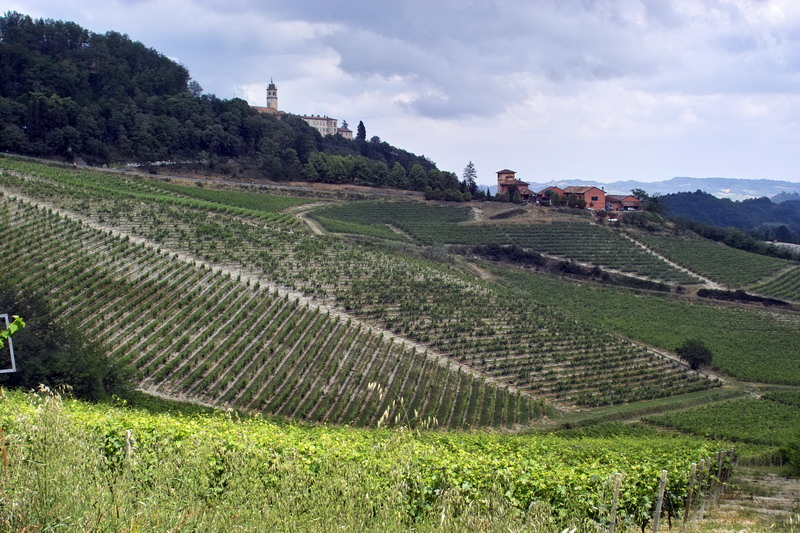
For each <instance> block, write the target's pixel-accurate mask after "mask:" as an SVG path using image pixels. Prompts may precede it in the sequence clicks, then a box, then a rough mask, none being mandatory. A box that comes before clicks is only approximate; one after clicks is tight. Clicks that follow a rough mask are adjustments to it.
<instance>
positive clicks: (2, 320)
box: [0, 313, 17, 374]
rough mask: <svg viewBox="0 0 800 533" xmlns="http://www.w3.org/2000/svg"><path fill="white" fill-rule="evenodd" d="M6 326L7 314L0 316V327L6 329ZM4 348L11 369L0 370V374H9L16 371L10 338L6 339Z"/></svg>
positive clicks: (7, 323) (7, 322)
mask: <svg viewBox="0 0 800 533" xmlns="http://www.w3.org/2000/svg"><path fill="white" fill-rule="evenodd" d="M8 325H9V321H8V314H7V313H3V314H0V327H2V328H3V329H8ZM6 347H8V355H9V358H10V359H11V368H0V374H10V373H12V372H16V371H17V362H16V361H15V360H14V343H13V342H12V341H11V337H10V336H9V337H8V338H7V339H6Z"/></svg>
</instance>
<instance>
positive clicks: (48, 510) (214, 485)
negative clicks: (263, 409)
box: [0, 390, 707, 533]
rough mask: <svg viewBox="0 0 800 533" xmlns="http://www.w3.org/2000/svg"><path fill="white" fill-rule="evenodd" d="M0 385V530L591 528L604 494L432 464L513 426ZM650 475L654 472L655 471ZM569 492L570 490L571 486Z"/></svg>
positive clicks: (478, 449)
mask: <svg viewBox="0 0 800 533" xmlns="http://www.w3.org/2000/svg"><path fill="white" fill-rule="evenodd" d="M0 396H2V398H0V399H1V400H2V402H3V404H5V405H3V406H2V408H0V428H2V437H0V456H1V457H2V464H3V468H2V472H1V473H0V530H2V531H10V532H23V531H25V532H29V531H130V532H133V531H137V532H144V531H153V532H155V531H159V532H161V531H203V532H214V531H226V532H227V531H375V530H380V531H385V532H393V531H411V530H413V531H532V532H544V531H547V532H551V531H564V530H565V529H566V530H568V531H573V532H575V533H579V532H588V531H597V527H598V526H597V524H596V523H594V522H593V521H592V520H591V519H590V518H589V517H587V516H586V514H584V513H585V509H584V510H583V511H580V510H579V509H583V508H585V501H583V500H584V498H583V496H585V497H588V498H592V499H594V498H597V497H599V496H601V495H602V494H601V493H595V489H594V488H590V487H588V486H585V485H586V483H593V482H592V481H591V479H592V478H590V477H587V476H588V474H587V473H585V472H584V473H583V474H582V475H583V476H584V477H580V479H582V480H583V482H582V483H581V484H582V485H584V486H582V487H578V486H573V485H572V482H570V481H567V480H566V477H568V476H569V475H570V474H569V472H567V471H566V470H563V469H562V470H561V471H560V473H559V474H548V475H547V476H546V477H548V478H559V479H561V478H562V476H563V480H562V481H560V482H559V483H562V484H564V485H566V486H564V487H562V489H561V490H566V491H568V493H567V494H565V495H561V496H559V495H558V493H552V494H550V496H551V497H557V498H559V499H560V502H561V503H560V504H559V506H558V507H557V508H555V507H551V506H550V504H549V503H547V502H546V500H547V498H546V497H545V494H547V493H542V494H541V495H540V496H539V497H537V498H535V499H533V500H531V501H530V503H528V504H525V505H522V506H521V505H520V501H519V500H517V499H516V498H521V497H522V492H521V490H522V489H523V488H524V487H526V486H529V484H531V483H532V482H533V480H534V478H533V476H541V475H544V471H542V472H535V471H530V473H529V474H527V475H530V476H532V477H531V478H528V477H527V475H526V476H525V477H523V478H519V479H518V480H516V481H515V480H514V478H513V477H510V476H511V475H512V473H511V471H510V470H509V468H502V469H500V470H498V471H496V472H495V471H494V469H493V467H490V466H489V465H490V464H492V462H491V461H488V462H486V464H485V465H484V466H480V465H475V464H474V463H475V460H474V459H469V462H465V463H463V464H462V465H460V466H459V465H458V464H457V463H452V462H451V463H447V462H445V463H442V465H443V466H436V467H435V468H433V464H434V463H435V462H437V461H440V460H441V458H442V457H443V456H446V457H451V459H450V460H451V461H452V460H455V459H456V458H458V457H462V456H463V457H466V458H471V457H475V458H477V457H478V455H473V454H479V455H486V456H490V457H495V459H494V461H495V462H497V461H498V460H500V461H502V459H501V458H500V456H499V455H497V454H498V453H500V452H498V446H499V447H504V446H506V445H507V444H509V442H508V441H509V439H510V440H511V441H514V440H515V439H514V438H513V437H508V436H501V435H495V436H492V435H473V436H470V434H464V436H459V435H458V434H450V433H435V432H434V433H430V434H427V435H426V434H425V432H422V433H420V432H417V431H410V430H405V431H397V430H395V431H386V430H384V431H374V430H373V431H371V432H368V431H365V430H354V429H348V428H325V427H319V426H309V427H305V428H302V427H297V426H289V425H275V424H271V423H265V422H258V421H243V422H237V421H236V420H235V418H231V417H225V416H224V415H220V414H217V415H212V416H208V415H190V416H181V415H166V414H151V413H147V412H145V411H140V410H131V409H128V408H125V407H120V406H117V407H115V406H102V405H100V406H92V405H89V404H83V403H81V402H76V401H74V400H64V399H61V398H60V397H59V396H57V395H53V394H51V393H48V391H40V392H39V393H38V394H37V395H35V396H32V397H24V396H23V395H22V394H20V393H17V392H6V391H4V390H0ZM126 427H133V431H132V435H133V437H132V438H131V439H129V440H127V442H126V438H125V436H124V435H125V431H124V428H126ZM551 439H552V438H551ZM529 440H534V441H535V440H536V439H535V438H525V439H519V438H518V439H516V441H515V442H516V443H517V444H516V445H517V446H527V445H526V444H525V442H527V441H529ZM589 440H591V439H589ZM623 441H624V442H623V443H622V444H620V443H611V442H610V441H608V442H607V443H606V444H602V443H603V442H606V441H603V440H602V439H601V440H597V441H596V443H597V445H599V446H601V449H600V451H599V453H600V455H599V456H598V457H602V458H603V459H602V462H605V461H606V460H609V459H611V458H610V457H609V456H608V452H611V450H613V449H614V448H616V447H618V446H620V445H621V446H623V447H626V449H627V450H628V451H629V452H632V453H634V454H635V455H637V456H638V457H639V458H638V461H642V460H645V458H646V457H648V456H649V452H648V453H645V454H644V455H639V452H641V451H643V449H637V448H641V447H645V448H647V449H651V450H655V449H656V448H658V447H659V446H661V445H660V444H659V445H656V448H648V447H651V446H653V444H648V442H649V439H640V440H639V441H636V440H632V439H631V438H623ZM547 442H549V441H547ZM547 442H546V441H545V440H543V441H542V442H541V444H545V445H547ZM554 442H555V441H554ZM558 442H559V443H560V442H561V441H558ZM593 442H594V441H593ZM637 442H638V444H637ZM682 442H685V443H689V441H688V440H686V441H682ZM692 442H693V444H691V443H689V447H690V448H691V449H694V447H696V446H700V448H697V449H695V450H694V452H692V453H697V454H703V453H704V452H707V450H706V449H704V448H702V445H701V444H700V443H699V442H697V441H692ZM365 443H366V444H367V445H366V446H364V444H365ZM676 443H677V441H676ZM551 444H552V443H551ZM587 444H589V442H577V441H575V440H569V441H566V440H565V441H563V444H559V445H558V446H557V447H556V448H554V450H553V451H554V453H556V455H550V456H549V458H548V457H545V456H543V457H542V458H541V461H543V462H544V463H546V464H542V465H541V466H540V467H539V468H535V467H534V469H535V470H538V469H541V468H547V469H549V468H551V467H553V466H557V465H554V464H553V462H554V461H555V462H558V459H557V457H559V456H562V455H570V454H573V455H574V453H573V452H572V451H570V450H573V449H574V448H581V449H584V450H589V449H590V448H585V446H586V445H587ZM684 445H685V444H680V445H679V446H684ZM603 446H606V447H607V448H605V449H607V450H608V451H607V452H603V451H602V449H603V448H602V447H603ZM471 447H475V449H471ZM562 447H563V448H564V449H563V450H561V451H557V449H559V448H562ZM536 449H537V445H536V442H534V443H533V447H531V448H529V449H528V451H525V452H524V453H523V450H522V449H521V448H520V450H519V452H520V453H522V454H523V455H520V456H519V457H517V459H516V461H517V462H524V461H527V460H529V456H531V454H534V455H535V453H536V452H535V450H536ZM676 451H677V450H676ZM684 451H685V450H684ZM503 453H505V454H507V452H503ZM612 453H614V452H612ZM579 455H580V454H579ZM579 455H575V458H576V459H578V458H579ZM621 457H623V456H619V457H618V458H617V459H616V461H617V466H621V464H619V463H621V462H624V459H620V458H621ZM598 460H599V459H598V458H594V459H591V458H588V459H586V458H583V459H581V464H583V466H579V465H577V464H576V465H570V466H567V465H568V462H567V463H565V464H564V465H562V468H567V469H568V470H573V469H577V470H580V471H583V470H585V469H586V468H589V467H591V468H597V467H598V464H597V461H598ZM611 460H614V459H611ZM478 462H481V461H478ZM584 463H585V464H584ZM533 464H534V463H531V466H533ZM681 464H683V463H681ZM636 465H639V466H635V465H629V466H628V468H630V470H629V476H630V479H631V485H630V486H628V487H627V488H626V489H625V490H626V491H628V490H630V491H635V492H636V493H637V495H638V493H639V491H640V490H641V489H642V488H645V487H641V486H640V484H639V483H641V479H640V480H639V481H635V479H639V478H638V477H637V475H638V474H637V473H640V472H641V468H640V467H641V466H644V465H643V464H642V463H641V462H637V463H636ZM509 466H510V468H514V467H513V466H511V464H509ZM685 466H686V465H685V464H683V466H682V467H681V469H683V467H685ZM471 468H472V469H476V470H475V472H476V473H477V472H478V471H480V472H481V474H480V475H481V476H483V477H485V479H486V480H488V482H487V483H486V484H485V485H483V486H482V487H480V488H478V485H476V484H474V482H475V480H473V484H470V483H468V482H467V481H464V482H463V483H451V482H449V481H447V480H448V477H450V476H458V475H459V474H463V473H464V471H466V470H468V469H471ZM609 468H610V467H609ZM648 468H649V467H648ZM658 468H661V466H660V463H659V465H658ZM602 469H607V468H606V467H603V468H602ZM611 471H612V472H613V470H611ZM654 472H655V471H654ZM504 473H505V474H504ZM430 475H433V478H432V479H433V480H434V481H435V482H434V483H433V484H431V483H430V482H429V481H430V479H429V477H430ZM605 476H606V474H603V475H602V476H601V477H605ZM649 477H653V478H654V479H655V480H656V481H657V476H655V475H654V476H649ZM649 477H648V478H649ZM576 479H578V478H576ZM601 485H602V484H601ZM626 486H627V483H626ZM553 487H554V488H555V485H553ZM598 487H599V486H598ZM645 489H646V488H645ZM573 490H579V491H581V492H580V493H579V494H578V493H576V494H572V491H573ZM646 490H649V489H646ZM581 495H583V496H581ZM606 496H607V495H606ZM636 497H637V498H638V496H636ZM633 501H640V500H639V499H634V500H631V502H633ZM598 502H601V500H598ZM601 505H605V504H601ZM628 510H629V511H631V509H628ZM606 511H607V510H606ZM645 513H646V510H645ZM637 516H638V515H637ZM630 525H632V524H630ZM619 531H624V529H619Z"/></svg>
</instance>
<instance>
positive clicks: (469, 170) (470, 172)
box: [461, 161, 478, 195]
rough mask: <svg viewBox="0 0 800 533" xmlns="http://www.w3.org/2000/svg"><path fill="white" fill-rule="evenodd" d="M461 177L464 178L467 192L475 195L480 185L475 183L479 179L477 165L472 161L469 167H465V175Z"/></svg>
mask: <svg viewBox="0 0 800 533" xmlns="http://www.w3.org/2000/svg"><path fill="white" fill-rule="evenodd" d="M461 177H462V178H463V183H464V189H465V192H468V193H470V194H471V195H474V194H475V191H477V190H478V184H477V183H475V180H477V179H478V173H477V172H476V171H475V165H474V164H473V163H472V161H470V162H469V163H468V164H467V166H466V167H464V173H463V174H462V175H461Z"/></svg>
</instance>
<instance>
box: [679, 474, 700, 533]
mask: <svg viewBox="0 0 800 533" xmlns="http://www.w3.org/2000/svg"><path fill="white" fill-rule="evenodd" d="M696 479H697V463H692V471H691V473H690V474H689V491H688V494H687V495H686V504H685V505H684V507H683V521H682V522H681V533H684V532H685V531H686V522H687V521H688V520H689V514H690V513H691V512H692V505H693V500H694V485H695V482H696Z"/></svg>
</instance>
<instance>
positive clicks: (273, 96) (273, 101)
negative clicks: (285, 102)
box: [267, 78, 278, 111]
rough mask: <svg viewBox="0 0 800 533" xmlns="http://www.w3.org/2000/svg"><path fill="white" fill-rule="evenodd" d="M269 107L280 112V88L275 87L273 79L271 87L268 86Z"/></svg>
mask: <svg viewBox="0 0 800 533" xmlns="http://www.w3.org/2000/svg"><path fill="white" fill-rule="evenodd" d="M267 107H268V108H271V109H274V110H275V111H277V110H278V88H277V87H275V84H274V83H273V82H272V78H270V79H269V85H268V86H267Z"/></svg>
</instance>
